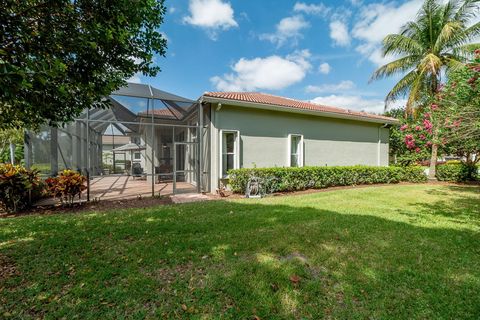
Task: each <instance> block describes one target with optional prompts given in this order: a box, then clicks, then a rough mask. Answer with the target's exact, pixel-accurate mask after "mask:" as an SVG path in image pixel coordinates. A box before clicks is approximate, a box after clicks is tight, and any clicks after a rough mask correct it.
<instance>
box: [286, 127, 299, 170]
mask: <svg viewBox="0 0 480 320" xmlns="http://www.w3.org/2000/svg"><path fill="white" fill-rule="evenodd" d="M288 161H289V165H290V167H303V136H302V135H299V134H290V135H289V136H288Z"/></svg>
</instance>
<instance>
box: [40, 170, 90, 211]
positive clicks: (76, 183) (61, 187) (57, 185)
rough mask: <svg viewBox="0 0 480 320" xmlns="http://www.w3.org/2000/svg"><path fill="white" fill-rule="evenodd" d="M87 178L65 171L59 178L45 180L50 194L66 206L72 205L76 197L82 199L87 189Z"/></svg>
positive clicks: (71, 171) (74, 172)
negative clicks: (83, 192)
mask: <svg viewBox="0 0 480 320" xmlns="http://www.w3.org/2000/svg"><path fill="white" fill-rule="evenodd" d="M86 182H87V178H86V177H85V176H84V175H81V174H80V173H78V172H76V171H73V170H63V171H62V172H61V173H60V174H59V175H58V177H53V178H48V179H46V180H45V183H46V185H47V191H48V193H49V194H50V195H51V196H53V197H55V198H58V199H60V201H61V202H62V204H64V205H72V204H73V201H74V199H75V197H76V196H78V197H79V199H80V197H81V195H82V191H84V190H85V189H87V186H86Z"/></svg>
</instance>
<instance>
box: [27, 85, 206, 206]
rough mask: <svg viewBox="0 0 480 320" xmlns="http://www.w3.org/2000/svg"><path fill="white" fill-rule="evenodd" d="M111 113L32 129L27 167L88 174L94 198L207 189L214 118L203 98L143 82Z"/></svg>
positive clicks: (119, 97) (120, 94)
mask: <svg viewBox="0 0 480 320" xmlns="http://www.w3.org/2000/svg"><path fill="white" fill-rule="evenodd" d="M109 100H110V102H111V103H110V105H111V107H110V108H108V109H99V108H92V109H88V110H85V111H84V112H83V113H82V114H81V116H80V117H78V118H77V119H75V121H73V122H72V123H68V124H65V125H63V126H61V127H58V128H54V127H47V126H45V127H42V128H41V130H39V131H38V132H27V133H26V139H25V163H26V165H27V167H31V168H36V169H38V170H40V172H41V173H42V174H43V175H45V176H55V175H57V174H58V173H59V172H60V171H62V170H64V169H72V170H76V171H79V172H82V173H83V174H84V175H86V176H88V178H89V179H88V190H87V192H86V193H85V197H86V199H87V200H90V199H95V198H101V199H102V198H103V199H124V198H128V197H139V196H155V195H162V194H163V195H164V194H176V193H184V192H202V191H207V190H205V189H204V186H208V185H209V183H208V181H207V180H208V177H209V174H208V168H209V165H208V163H209V161H208V159H207V157H208V153H207V152H205V150H207V148H208V146H206V144H208V141H209V139H208V137H207V136H206V135H208V129H207V127H206V126H204V123H208V121H205V119H206V118H207V117H208V115H207V114H204V112H203V107H202V105H201V104H199V103H198V102H197V101H193V100H189V99H186V98H183V97H180V96H177V95H174V94H171V93H168V92H164V91H161V90H159V89H156V88H154V87H151V86H149V85H144V84H133V83H129V84H128V86H126V87H124V88H121V89H120V90H118V91H116V92H114V93H113V94H112V95H111V96H110V97H109Z"/></svg>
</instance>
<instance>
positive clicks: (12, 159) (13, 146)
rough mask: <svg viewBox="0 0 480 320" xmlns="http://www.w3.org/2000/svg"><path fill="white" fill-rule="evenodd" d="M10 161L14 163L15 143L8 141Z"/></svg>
mask: <svg viewBox="0 0 480 320" xmlns="http://www.w3.org/2000/svg"><path fill="white" fill-rule="evenodd" d="M10 163H11V164H15V143H13V142H10Z"/></svg>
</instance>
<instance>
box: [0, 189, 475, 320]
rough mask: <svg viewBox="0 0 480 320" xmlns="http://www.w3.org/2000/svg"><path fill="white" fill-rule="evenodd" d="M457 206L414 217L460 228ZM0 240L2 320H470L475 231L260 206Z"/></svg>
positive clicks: (36, 227) (57, 225)
mask: <svg viewBox="0 0 480 320" xmlns="http://www.w3.org/2000/svg"><path fill="white" fill-rule="evenodd" d="M292 201H293V200H292ZM457 201H458V202H457ZM460 202H461V197H459V198H458V199H454V200H453V202H452V204H451V207H452V208H451V209H449V208H450V206H449V207H448V208H446V207H445V205H446V204H444V203H442V202H439V203H433V204H428V207H427V205H425V204H419V206H420V208H423V209H425V210H427V209H428V210H432V211H434V212H436V214H439V215H449V214H460V212H456V211H455V212H453V211H450V210H453V208H454V207H455V206H456V205H459V203H460ZM467 205H468V206H470V207H471V208H472V211H474V210H475V208H477V207H478V203H475V202H472V203H470V202H468V204H467ZM419 214H421V213H419ZM477 214H478V212H477ZM475 217H477V218H478V216H475V215H474V214H473V213H472V216H471V218H472V219H473V218H475ZM477 222H478V219H477ZM0 226H1V228H2V229H1V230H2V232H0V253H2V254H3V255H5V256H8V257H9V259H11V261H14V263H15V268H16V270H18V272H19V274H18V275H13V276H9V277H4V278H0V287H1V288H2V297H1V298H0V299H1V302H2V303H0V314H4V315H5V314H7V315H12V317H24V318H29V317H45V316H48V317H51V318H60V317H67V318H71V317H73V316H75V315H79V314H81V315H82V318H84V319H88V318H91V319H96V318H119V317H128V318H130V317H131V318H145V317H165V318H190V317H191V318H201V317H202V316H203V317H205V318H235V319H238V318H252V317H254V316H259V317H260V318H262V319H263V318H265V319H267V318H268V319H275V318H278V319H285V318H293V319H300V318H322V317H327V318H328V317H331V318H359V319H363V318H368V317H369V318H404V319H405V318H439V317H442V318H462V319H469V318H470V319H478V318H479V317H480V306H479V304H478V300H477V298H476V297H478V296H480V265H479V263H480V262H479V259H478V256H479V254H480V246H479V240H480V239H479V234H478V233H475V232H472V231H465V230H457V229H454V228H449V229H447V228H444V229H439V228H427V227H420V226H415V225H413V224H408V223H402V222H396V221H393V220H388V219H382V218H379V217H375V216H372V215H357V214H355V213H352V214H346V213H344V212H335V211H327V210H321V209H318V208H315V207H308V206H304V207H298V206H295V204H293V203H292V205H278V204H265V203H262V202H261V201H259V202H255V203H248V202H222V201H217V202H206V203H199V204H187V205H181V206H172V207H162V208H156V209H149V210H145V209H138V210H130V211H124V212H119V213H106V214H85V215H75V216H68V215H61V216H51V217H30V218H25V219H12V220H6V221H2V224H1V225H0ZM3 231H5V232H3ZM25 239H28V241H25ZM292 279H293V280H292Z"/></svg>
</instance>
